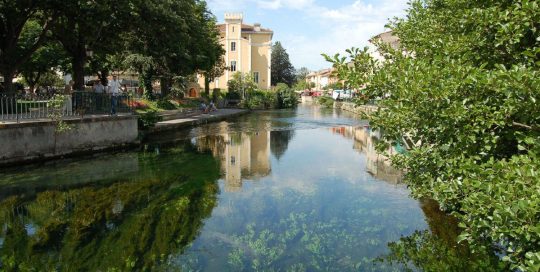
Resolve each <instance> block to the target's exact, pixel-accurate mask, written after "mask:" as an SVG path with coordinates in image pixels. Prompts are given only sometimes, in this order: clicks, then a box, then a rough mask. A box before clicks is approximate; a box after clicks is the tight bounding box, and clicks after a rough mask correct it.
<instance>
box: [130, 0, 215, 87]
mask: <svg viewBox="0 0 540 272" xmlns="http://www.w3.org/2000/svg"><path fill="white" fill-rule="evenodd" d="M134 3H135V4H134V5H133V6H134V10H133V17H134V18H135V20H134V21H133V22H132V23H131V24H130V25H131V30H130V32H129V33H128V34H127V35H126V37H125V38H126V39H125V40H126V45H127V48H128V53H129V56H128V58H127V62H128V63H129V65H130V66H131V67H132V68H133V69H134V70H136V71H138V72H139V74H140V77H141V82H143V84H144V86H145V92H146V93H150V92H151V91H152V84H151V82H152V81H153V80H155V79H160V80H161V85H162V86H161V87H162V94H163V95H166V94H167V91H168V89H169V87H170V85H171V81H172V78H173V77H174V76H189V75H191V74H194V73H195V72H197V71H200V70H209V69H211V68H212V67H214V66H215V65H216V63H217V62H218V61H219V59H220V58H221V56H222V54H223V51H222V50H223V49H222V48H221V46H220V45H219V42H218V39H217V37H218V35H217V30H216V26H215V17H214V16H213V15H212V14H211V13H210V12H209V11H208V8H207V6H206V3H205V2H204V1H195V0H165V1H164V0H149V1H145V0H135V1H134ZM157 30H159V31H157ZM163 33H166V34H167V35H164V34H163Z"/></svg>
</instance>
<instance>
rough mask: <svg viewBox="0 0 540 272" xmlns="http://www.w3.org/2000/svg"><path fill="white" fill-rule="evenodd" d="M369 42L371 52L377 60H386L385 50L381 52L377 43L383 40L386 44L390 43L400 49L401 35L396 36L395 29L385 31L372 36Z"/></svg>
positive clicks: (394, 47)
mask: <svg viewBox="0 0 540 272" xmlns="http://www.w3.org/2000/svg"><path fill="white" fill-rule="evenodd" d="M369 42H370V46H369V49H370V54H371V56H373V58H375V59H376V60H384V57H383V52H380V50H379V49H378V48H377V47H376V46H375V44H376V43H378V42H382V43H385V44H389V45H390V46H391V47H392V48H393V49H398V48H399V46H400V41H399V37H397V36H395V35H394V32H393V31H387V32H383V33H381V34H379V35H377V36H375V37H373V38H371V39H370V40H369Z"/></svg>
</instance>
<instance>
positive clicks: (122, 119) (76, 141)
mask: <svg viewBox="0 0 540 272" xmlns="http://www.w3.org/2000/svg"><path fill="white" fill-rule="evenodd" d="M64 122H65V123H66V125H67V126H69V129H67V130H65V131H63V132H58V131H57V124H56V123H55V122H53V121H51V120H46V119H38V120H33V121H24V122H20V123H16V122H3V123H1V124H0V141H2V143H5V144H2V145H0V166H6V165H13V164H17V165H19V164H21V163H30V162H36V161H45V160H52V159H58V158H62V157H64V156H76V155H82V154H90V153H95V152H103V151H106V150H115V149H123V148H128V147H132V146H134V145H137V144H138V143H139V140H138V129H137V116H135V115H131V114H126V115H120V116H108V115H88V116H85V117H82V118H81V117H78V118H67V119H64Z"/></svg>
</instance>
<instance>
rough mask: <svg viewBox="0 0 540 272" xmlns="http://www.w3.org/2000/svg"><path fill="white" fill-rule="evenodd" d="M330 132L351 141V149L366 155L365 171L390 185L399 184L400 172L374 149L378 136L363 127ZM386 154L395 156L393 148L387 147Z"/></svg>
mask: <svg viewBox="0 0 540 272" xmlns="http://www.w3.org/2000/svg"><path fill="white" fill-rule="evenodd" d="M331 130H332V132H334V133H335V134H339V135H342V136H343V137H345V138H349V139H353V140H354V144H353V148H354V149H355V150H358V151H359V152H361V153H365V154H366V159H367V165H366V168H367V171H368V173H370V174H371V175H373V176H374V177H376V178H377V179H381V180H384V181H387V182H390V183H399V182H401V180H402V173H401V171H399V170H397V169H395V168H394V167H392V165H391V162H390V160H389V159H388V157H386V156H384V155H381V154H380V153H378V152H377V150H376V149H375V146H376V145H377V142H378V141H379V138H380V135H379V133H378V132H374V131H372V130H370V129H369V128H363V127H337V128H332V129H331ZM386 153H388V154H390V155H393V154H396V153H397V152H396V149H395V148H394V147H389V148H388V149H387V150H386Z"/></svg>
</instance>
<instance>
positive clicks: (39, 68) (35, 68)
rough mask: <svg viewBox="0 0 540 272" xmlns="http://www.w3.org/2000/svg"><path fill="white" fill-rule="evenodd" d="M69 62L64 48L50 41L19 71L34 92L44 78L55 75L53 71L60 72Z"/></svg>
mask: <svg viewBox="0 0 540 272" xmlns="http://www.w3.org/2000/svg"><path fill="white" fill-rule="evenodd" d="M67 61H69V59H68V57H67V56H66V54H65V51H64V50H63V48H62V46H61V45H60V44H58V42H56V41H49V42H48V43H46V44H44V45H43V46H42V47H40V48H39V49H38V50H37V51H36V52H34V54H32V56H31V57H30V59H29V60H28V61H26V62H25V63H23V64H22V66H21V67H20V69H19V70H20V74H21V75H22V76H23V78H24V80H25V81H26V83H27V84H28V86H29V87H30V90H31V91H34V90H35V89H36V88H37V87H39V83H40V82H42V79H43V78H44V77H50V74H51V73H55V71H53V70H59V68H60V67H61V66H63V65H64V63H65V62H67Z"/></svg>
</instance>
